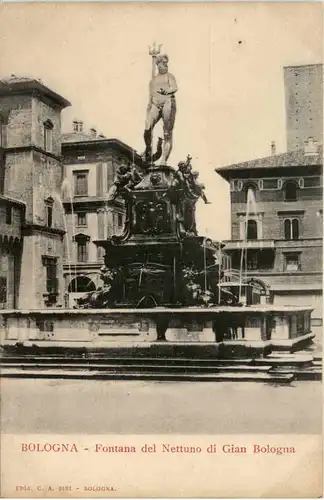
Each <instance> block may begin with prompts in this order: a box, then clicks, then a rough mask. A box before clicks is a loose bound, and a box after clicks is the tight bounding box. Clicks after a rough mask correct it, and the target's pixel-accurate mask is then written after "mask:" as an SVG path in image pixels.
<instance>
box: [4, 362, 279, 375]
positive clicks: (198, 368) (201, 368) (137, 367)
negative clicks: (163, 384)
mask: <svg viewBox="0 0 324 500" xmlns="http://www.w3.org/2000/svg"><path fill="white" fill-rule="evenodd" d="M3 366H4V369H9V368H12V369H21V370H24V371H25V370H62V369H64V370H89V371H93V370H97V371H105V370H115V371H116V370H118V371H120V372H124V371H143V372H146V371H150V370H155V371H157V372H159V373H160V372H164V371H166V372H168V373H169V372H177V371H182V372H215V373H218V372H220V371H221V372H233V373H234V372H235V373H236V372H239V373H242V372H245V373H246V372H251V373H256V372H263V373H267V372H269V371H270V370H271V366H253V365H236V366H235V365H234V366H208V365H206V364H205V365H197V364H195V365H190V364H187V365H182V364H181V365H175V364H174V365H172V364H139V363H124V364H117V363H105V364H99V365H98V364H96V363H89V364H86V363H73V364H71V363H69V362H67V363H64V364H57V363H46V364H41V363H28V364H27V363H26V364H24V363H21V362H20V363H6V364H5V365H3Z"/></svg>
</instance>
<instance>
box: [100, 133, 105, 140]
mask: <svg viewBox="0 0 324 500" xmlns="http://www.w3.org/2000/svg"><path fill="white" fill-rule="evenodd" d="M98 137H99V138H100V139H106V137H105V136H104V135H103V134H99V135H98Z"/></svg>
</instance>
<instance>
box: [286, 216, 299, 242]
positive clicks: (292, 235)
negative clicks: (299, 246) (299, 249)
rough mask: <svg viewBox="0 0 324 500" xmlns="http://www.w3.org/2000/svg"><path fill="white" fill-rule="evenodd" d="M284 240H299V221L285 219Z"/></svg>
mask: <svg viewBox="0 0 324 500" xmlns="http://www.w3.org/2000/svg"><path fill="white" fill-rule="evenodd" d="M284 232H285V240H298V238H299V220H298V219H285V221H284Z"/></svg>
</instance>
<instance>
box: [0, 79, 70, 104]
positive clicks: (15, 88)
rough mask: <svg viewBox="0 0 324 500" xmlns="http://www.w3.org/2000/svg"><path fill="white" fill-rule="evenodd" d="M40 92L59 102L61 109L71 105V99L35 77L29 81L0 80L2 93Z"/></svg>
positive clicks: (0, 92) (0, 93) (0, 91)
mask: <svg viewBox="0 0 324 500" xmlns="http://www.w3.org/2000/svg"><path fill="white" fill-rule="evenodd" d="M35 91H36V92H39V93H40V94H42V95H43V96H45V97H49V98H50V99H52V100H53V101H54V102H55V103H56V104H58V105H59V106H60V107H61V109H63V108H67V107H68V106H71V103H70V101H68V100H67V99H65V98H64V97H62V96H61V95H59V94H57V93H56V92H54V90H51V89H50V88H49V87H46V85H44V84H43V83H41V82H39V81H38V80H35V79H30V80H27V81H12V82H10V81H8V82H6V81H4V80H0V95H9V94H28V93H34V92H35Z"/></svg>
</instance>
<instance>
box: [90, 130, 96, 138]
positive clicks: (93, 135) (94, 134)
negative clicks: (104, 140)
mask: <svg viewBox="0 0 324 500" xmlns="http://www.w3.org/2000/svg"><path fill="white" fill-rule="evenodd" d="M90 136H91V139H95V138H96V137H97V131H96V129H95V128H91V129H90Z"/></svg>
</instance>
